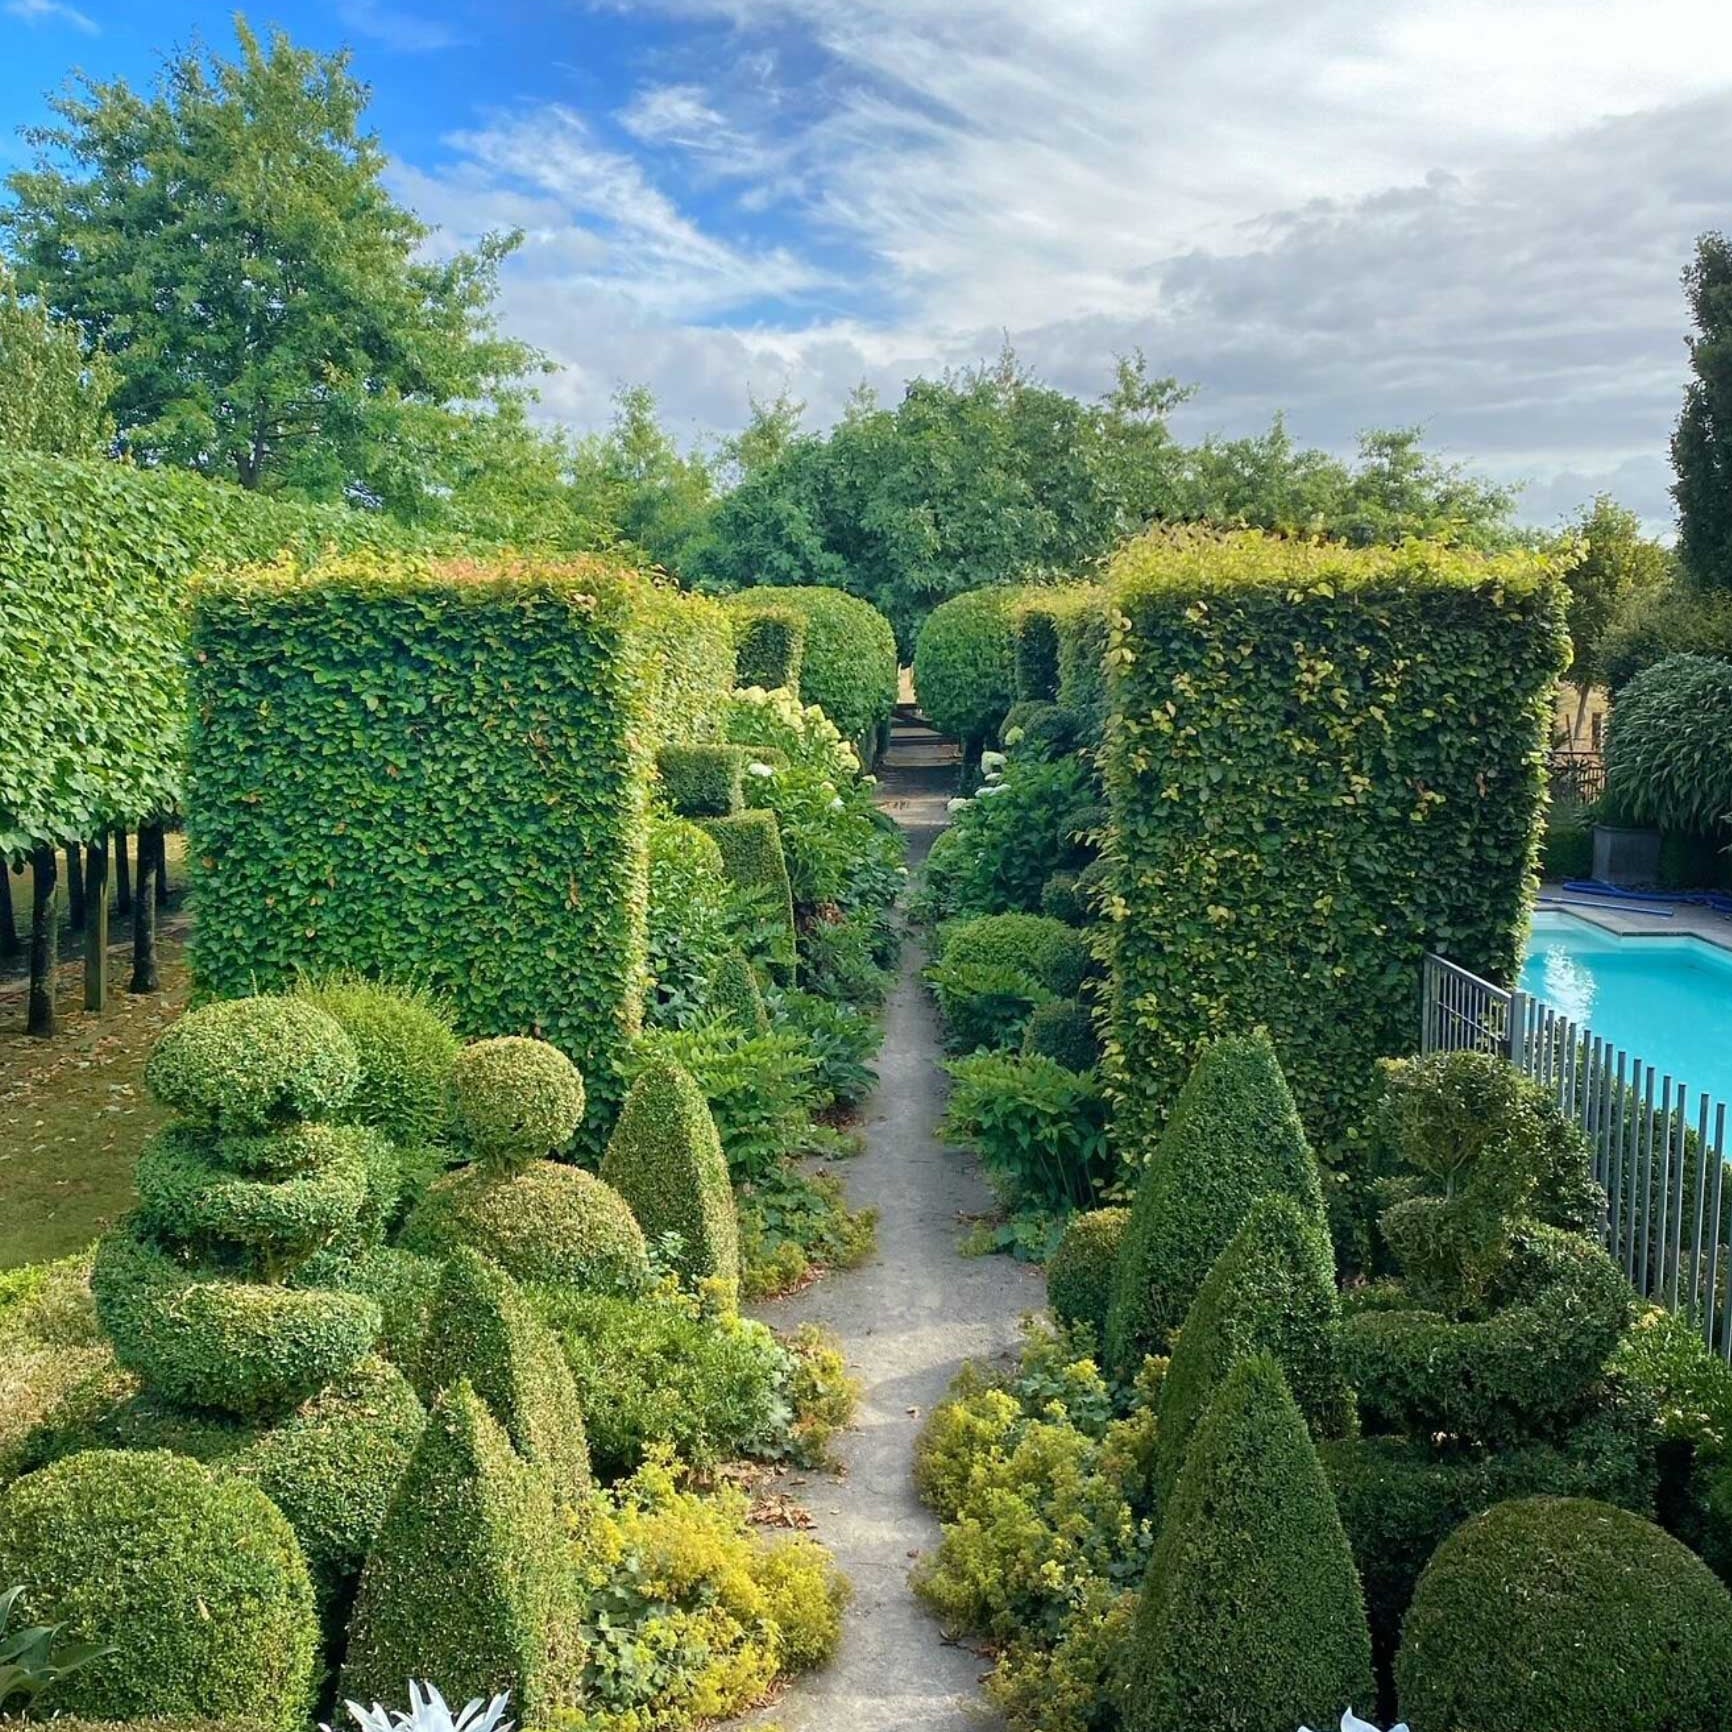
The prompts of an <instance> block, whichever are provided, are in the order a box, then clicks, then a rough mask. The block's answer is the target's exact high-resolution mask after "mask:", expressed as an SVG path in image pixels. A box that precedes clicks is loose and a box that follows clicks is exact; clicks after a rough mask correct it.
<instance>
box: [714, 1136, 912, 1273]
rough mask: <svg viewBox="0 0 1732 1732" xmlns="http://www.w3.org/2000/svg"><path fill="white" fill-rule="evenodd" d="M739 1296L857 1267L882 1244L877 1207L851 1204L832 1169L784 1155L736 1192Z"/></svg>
mask: <svg viewBox="0 0 1732 1732" xmlns="http://www.w3.org/2000/svg"><path fill="white" fill-rule="evenodd" d="M734 1204H735V1212H736V1213H737V1214H738V1216H739V1220H740V1297H741V1298H742V1299H773V1298H775V1297H777V1296H778V1295H780V1294H783V1293H787V1292H790V1291H792V1290H793V1289H796V1288H798V1287H801V1286H803V1285H804V1284H805V1283H806V1282H807V1281H809V1280H810V1279H811V1278H812V1277H813V1275H815V1274H822V1273H823V1272H824V1271H825V1270H827V1269H856V1268H858V1267H859V1266H860V1265H861V1264H862V1263H864V1262H865V1261H866V1259H867V1258H868V1257H870V1256H871V1255H872V1253H873V1251H874V1250H875V1249H876V1248H877V1244H878V1211H877V1210H876V1209H851V1208H849V1207H848V1198H847V1194H846V1192H845V1191H844V1190H843V1188H842V1181H841V1180H840V1179H838V1178H837V1177H836V1175H835V1174H834V1173H823V1172H820V1173H808V1172H806V1171H804V1170H803V1169H802V1168H801V1167H800V1166H799V1165H797V1164H796V1163H794V1162H785V1163H783V1164H782V1165H781V1166H779V1167H777V1168H776V1169H775V1170H774V1171H772V1172H770V1173H767V1174H765V1175H764V1177H762V1178H760V1179H756V1180H754V1181H753V1182H752V1183H750V1184H746V1185H742V1186H740V1188H739V1189H738V1190H737V1191H736V1192H735V1193H734Z"/></svg>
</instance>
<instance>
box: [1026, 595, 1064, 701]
mask: <svg viewBox="0 0 1732 1732" xmlns="http://www.w3.org/2000/svg"><path fill="white" fill-rule="evenodd" d="M1015 629H1016V695H1017V697H1018V699H1019V700H1021V701H1023V702H1025V703H1026V702H1028V701H1030V700H1033V701H1035V702H1040V701H1042V700H1044V701H1045V702H1047V703H1051V702H1052V700H1053V699H1054V698H1056V697H1057V696H1058V622H1057V620H1056V619H1055V618H1054V616H1053V611H1052V608H1051V606H1050V605H1048V604H1047V602H1046V599H1045V597H1044V596H1043V595H1042V594H1041V592H1040V591H1039V590H1035V591H1032V592H1031V593H1030V594H1029V595H1028V596H1027V597H1026V598H1025V599H1024V601H1023V603H1022V605H1021V606H1020V607H1019V608H1018V609H1017V610H1016V627H1015Z"/></svg>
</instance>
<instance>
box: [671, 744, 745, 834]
mask: <svg viewBox="0 0 1732 1732" xmlns="http://www.w3.org/2000/svg"><path fill="white" fill-rule="evenodd" d="M656 768H657V770H658V771H659V772H660V774H661V791H662V797H663V798H664V799H665V800H666V801H667V803H668V805H669V806H671V807H672V808H673V810H674V811H675V812H676V813H677V814H678V815H679V816H680V817H682V818H726V817H729V816H731V815H732V814H733V813H735V812H738V811H740V810H741V809H742V808H743V807H744V806H745V803H746V797H745V791H744V789H743V788H742V787H741V785H740V784H741V781H742V779H743V778H744V776H745V770H746V753H745V751H744V749H743V748H742V747H739V746H718V745H713V744H707V745H698V746H663V747H662V749H661V752H660V753H659V754H658V756H657V758H656Z"/></svg>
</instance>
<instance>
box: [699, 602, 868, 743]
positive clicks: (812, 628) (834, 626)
mask: <svg viewBox="0 0 1732 1732" xmlns="http://www.w3.org/2000/svg"><path fill="white" fill-rule="evenodd" d="M728 606H729V607H730V608H731V609H732V610H733V611H734V613H735V614H736V615H737V616H742V617H745V618H750V617H751V616H752V615H753V614H754V613H756V612H758V611H759V610H761V609H770V608H774V609H792V610H793V611H794V612H796V613H798V614H799V615H800V616H801V617H802V618H803V619H804V620H805V623H806V647H805V656H804V659H803V661H802V662H801V666H800V688H799V690H800V698H801V701H802V702H804V703H808V704H816V705H818V707H819V708H820V709H821V710H823V712H824V714H825V715H827V716H828V717H829V718H830V720H831V721H833V722H834V723H835V724H836V726H837V727H838V728H839V729H841V731H842V737H843V738H844V739H848V740H862V739H864V738H865V737H866V735H868V734H869V733H871V732H872V730H873V729H874V728H876V727H877V726H878V725H879V723H881V722H883V721H885V720H887V719H888V717H889V715H890V712H891V710H893V709H894V708H895V707H896V688H897V679H898V675H899V671H900V669H899V663H900V659H901V658H900V657H899V656H898V655H897V653H896V632H895V629H894V628H893V627H892V626H891V624H890V621H889V620H887V619H886V618H885V617H884V615H883V614H881V613H880V612H879V611H878V609H877V608H875V607H874V606H873V605H872V604H871V602H869V601H862V600H861V599H860V598H859V596H857V595H849V594H847V593H846V592H845V591H843V590H840V589H826V588H823V587H820V586H816V585H813V586H804V585H801V586H794V587H789V588H781V587H765V588H761V589H748V590H742V591H741V592H740V593H739V594H738V595H733V596H730V597H729V598H728ZM740 683H741V684H742V685H746V684H749V683H751V682H749V681H747V680H744V679H742V680H741V682H740Z"/></svg>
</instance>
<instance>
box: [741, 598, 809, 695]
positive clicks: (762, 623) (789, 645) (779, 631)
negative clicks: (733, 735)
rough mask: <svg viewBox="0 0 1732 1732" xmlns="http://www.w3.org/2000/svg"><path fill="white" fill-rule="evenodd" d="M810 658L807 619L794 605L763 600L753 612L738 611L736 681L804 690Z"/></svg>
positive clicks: (782, 688) (772, 688) (769, 689)
mask: <svg viewBox="0 0 1732 1732" xmlns="http://www.w3.org/2000/svg"><path fill="white" fill-rule="evenodd" d="M805 660H806V622H805V620H804V618H802V616H801V615H800V614H798V613H796V612H795V611H794V609H793V608H791V607H777V606H776V605H775V603H774V600H773V599H772V600H769V601H760V602H759V603H758V605H757V606H756V607H754V608H753V609H752V611H751V612H750V613H736V615H735V625H734V683H735V684H736V685H742V686H762V687H763V688H764V689H765V690H766V691H776V690H778V689H780V690H786V691H790V692H797V691H799V689H800V669H801V667H802V665H803V664H804V662H805Z"/></svg>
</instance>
